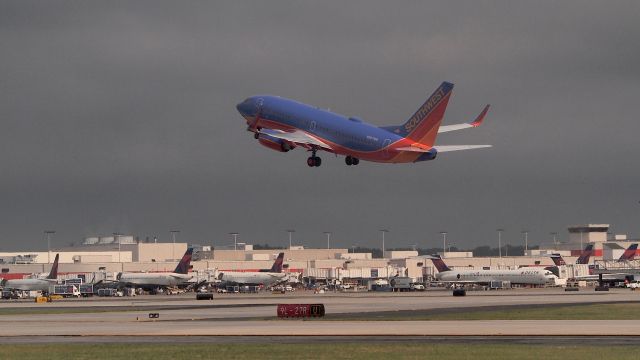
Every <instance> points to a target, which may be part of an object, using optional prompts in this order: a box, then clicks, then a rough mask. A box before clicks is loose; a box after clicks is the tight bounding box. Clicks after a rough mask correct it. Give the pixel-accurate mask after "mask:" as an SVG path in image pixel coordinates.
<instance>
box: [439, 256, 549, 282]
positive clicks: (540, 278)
mask: <svg viewBox="0 0 640 360" xmlns="http://www.w3.org/2000/svg"><path fill="white" fill-rule="evenodd" d="M430 258H431V261H433V265H434V266H435V267H436V269H438V273H437V274H436V280H438V281H443V282H451V283H456V284H465V283H467V284H488V283H490V282H492V281H509V282H511V283H512V284H531V285H544V284H549V283H551V284H554V283H555V279H556V278H557V277H556V276H555V275H554V274H553V273H552V272H551V271H549V270H546V269H535V268H520V269H517V270H451V269H450V268H449V267H448V266H447V265H446V264H445V263H444V261H443V260H442V258H441V257H440V255H432V256H431V257H430Z"/></svg>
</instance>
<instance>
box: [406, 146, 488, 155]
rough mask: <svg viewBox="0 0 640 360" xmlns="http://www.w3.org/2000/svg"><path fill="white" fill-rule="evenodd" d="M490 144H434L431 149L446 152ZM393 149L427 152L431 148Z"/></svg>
mask: <svg viewBox="0 0 640 360" xmlns="http://www.w3.org/2000/svg"><path fill="white" fill-rule="evenodd" d="M491 146H492V145H436V146H434V147H433V149H436V151H437V152H448V151H460V150H472V149H482V148H488V147H491ZM395 150H399V151H415V152H422V153H427V152H429V151H431V149H427V148H423V147H417V146H405V147H399V148H396V149H395Z"/></svg>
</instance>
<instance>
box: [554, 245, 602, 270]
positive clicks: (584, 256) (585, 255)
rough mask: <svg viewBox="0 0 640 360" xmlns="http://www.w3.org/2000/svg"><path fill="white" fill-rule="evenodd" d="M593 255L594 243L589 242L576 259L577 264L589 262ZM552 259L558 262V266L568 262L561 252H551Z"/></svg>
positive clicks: (555, 262)
mask: <svg viewBox="0 0 640 360" xmlns="http://www.w3.org/2000/svg"><path fill="white" fill-rule="evenodd" d="M591 255H593V245H591V244H589V245H587V247H585V248H584V250H582V253H580V257H578V259H577V260H576V264H588V263H589V259H590V258H591ZM551 260H553V263H554V264H556V266H562V265H567V262H566V261H564V259H563V258H562V255H560V254H551Z"/></svg>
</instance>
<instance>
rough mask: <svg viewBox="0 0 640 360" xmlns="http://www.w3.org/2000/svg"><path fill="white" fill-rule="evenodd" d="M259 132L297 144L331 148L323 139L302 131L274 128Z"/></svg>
mask: <svg viewBox="0 0 640 360" xmlns="http://www.w3.org/2000/svg"><path fill="white" fill-rule="evenodd" d="M260 133H261V134H265V135H269V136H272V137H274V138H278V139H282V140H287V141H291V142H292V143H296V144H298V145H303V146H304V145H307V146H310V145H313V146H319V147H321V148H324V149H328V150H333V149H332V148H331V146H329V145H328V144H326V143H325V142H323V141H320V140H319V139H318V138H316V137H314V136H311V135H309V134H307V133H306V132H304V131H300V130H295V131H291V132H288V131H282V130H274V129H262V130H260Z"/></svg>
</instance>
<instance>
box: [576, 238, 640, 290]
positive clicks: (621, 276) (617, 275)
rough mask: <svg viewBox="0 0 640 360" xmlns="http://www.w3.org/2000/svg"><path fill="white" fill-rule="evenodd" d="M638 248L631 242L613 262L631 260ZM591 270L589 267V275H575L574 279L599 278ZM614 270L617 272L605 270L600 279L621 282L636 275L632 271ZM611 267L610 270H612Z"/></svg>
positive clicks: (590, 279) (588, 279) (589, 279)
mask: <svg viewBox="0 0 640 360" xmlns="http://www.w3.org/2000/svg"><path fill="white" fill-rule="evenodd" d="M637 249H638V244H631V245H630V246H629V247H628V248H627V249H626V250H625V251H624V253H623V254H622V255H621V256H620V258H619V259H618V260H616V261H615V262H619V263H621V262H625V261H632V260H633V259H634V258H635V256H636V250H637ZM592 270H593V269H591V268H590V269H589V275H582V276H577V277H576V278H575V279H576V280H585V281H595V280H600V275H594V274H592ZM614 270H616V271H618V272H607V273H603V274H602V281H603V282H609V283H614V282H622V281H625V280H628V279H629V278H633V277H634V276H636V274H634V273H632V272H624V270H623V269H615V268H614ZM614 270H613V269H612V271H614Z"/></svg>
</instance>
